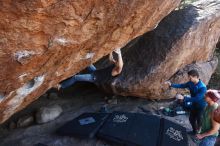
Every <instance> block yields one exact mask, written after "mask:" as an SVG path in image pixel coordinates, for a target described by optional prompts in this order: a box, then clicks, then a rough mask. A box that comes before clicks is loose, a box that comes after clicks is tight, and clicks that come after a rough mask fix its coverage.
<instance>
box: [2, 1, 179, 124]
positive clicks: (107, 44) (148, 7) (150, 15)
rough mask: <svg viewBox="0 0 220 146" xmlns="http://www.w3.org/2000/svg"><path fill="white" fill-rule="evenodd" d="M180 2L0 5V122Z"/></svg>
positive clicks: (154, 24)
mask: <svg viewBox="0 0 220 146" xmlns="http://www.w3.org/2000/svg"><path fill="white" fill-rule="evenodd" d="M179 2H180V0H166V1H164V0H135V1H133V0H122V1H118V0H108V1H102V0H83V1H72V0H62V1H60V0H50V1H46V0H22V1H21V0H13V1H11V0H7V1H5V0H0V46H1V49H0V62H1V64H0V70H1V72H0V98H1V101H0V112H1V116H0V123H2V122H3V121H5V120H6V119H7V118H8V117H10V116H11V115H12V114H13V113H15V112H16V111H18V110H20V109H22V108H24V107H25V106H27V105H28V104H29V103H30V102H32V101H33V100H36V99H37V98H38V97H39V95H41V94H43V93H44V92H45V91H46V90H47V89H49V88H50V87H52V86H53V85H55V84H57V83H58V82H60V81H61V80H64V79H66V78H68V77H69V76H71V75H73V74H75V73H77V72H79V71H80V70H82V69H83V68H85V67H86V66H88V65H89V64H90V63H93V62H95V61H97V60H98V59H99V58H101V57H102V56H104V55H106V54H108V53H109V52H111V51H112V50H114V49H115V48H120V47H123V46H124V45H125V44H126V43H127V42H128V41H130V40H131V39H133V38H135V37H136V36H138V35H141V34H143V33H144V32H146V31H149V30H152V29H153V28H154V27H155V26H156V25H157V24H158V23H159V21H160V20H161V19H162V18H163V17H165V16H166V15H167V14H168V13H170V11H172V10H173V9H174V8H176V7H177V6H178V4H179Z"/></svg>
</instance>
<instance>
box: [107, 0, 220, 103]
mask: <svg viewBox="0 0 220 146" xmlns="http://www.w3.org/2000/svg"><path fill="white" fill-rule="evenodd" d="M193 5H194V6H192V5H189V6H188V7H186V8H184V9H180V10H178V11H174V12H172V13H171V14H170V15H168V16H167V17H165V18H164V19H163V20H162V21H161V22H160V23H159V25H158V27H157V28H156V29H154V30H153V31H151V32H148V33H146V34H144V35H143V36H141V37H139V38H137V39H135V40H134V41H133V42H131V43H129V44H128V45H127V46H126V47H125V48H124V49H123V58H124V62H125V64H124V68H123V71H122V74H121V75H119V76H118V77H117V78H114V79H112V80H110V81H109V82H108V83H107V84H105V85H103V88H104V89H105V90H106V91H109V92H114V93H117V94H121V95H124V96H126V95H129V96H138V97H145V98H151V99H158V98H159V99H163V98H169V97H172V96H170V94H168V93H169V91H167V90H165V89H164V84H163V83H164V82H165V81H166V80H168V79H170V78H171V77H172V76H173V75H174V74H175V73H176V72H177V71H178V70H179V69H181V68H184V67H185V66H186V65H188V64H192V63H195V62H199V61H203V62H206V61H208V60H211V58H212V56H213V52H214V48H215V45H216V44H217V41H218V39H219V36H220V1H215V0H209V1H206V0H201V1H198V2H196V3H193ZM211 69H215V67H213V68H212V67H211ZM212 72H213V70H211V73H212ZM209 78H210V74H209V75H208V76H207V78H206V79H205V80H206V81H208V80H209ZM110 90H111V91H110Z"/></svg>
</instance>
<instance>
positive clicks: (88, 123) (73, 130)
mask: <svg viewBox="0 0 220 146" xmlns="http://www.w3.org/2000/svg"><path fill="white" fill-rule="evenodd" d="M108 115H109V114H107V113H84V114H82V115H80V116H78V117H77V118H75V119H73V120H71V121H69V122H67V123H66V124H64V125H63V126H62V127H60V128H59V129H58V130H57V133H58V134H59V135H63V136H76V137H80V138H93V137H94V136H95V135H96V133H97V131H98V130H99V128H100V127H101V126H102V125H103V123H104V121H105V119H106V118H107V117H108Z"/></svg>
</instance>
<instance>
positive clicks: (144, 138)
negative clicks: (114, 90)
mask: <svg viewBox="0 0 220 146" xmlns="http://www.w3.org/2000/svg"><path fill="white" fill-rule="evenodd" d="M159 133H160V118H159V117H157V116H152V115H145V114H137V113H136V114H134V113H122V112H114V113H112V114H111V116H109V118H108V119H107V121H106V122H105V124H104V125H103V126H102V128H101V129H100V130H99V132H98V137H99V138H102V139H105V140H108V141H111V142H115V143H118V144H121V145H131V146H135V145H137V146H157V139H158V136H159Z"/></svg>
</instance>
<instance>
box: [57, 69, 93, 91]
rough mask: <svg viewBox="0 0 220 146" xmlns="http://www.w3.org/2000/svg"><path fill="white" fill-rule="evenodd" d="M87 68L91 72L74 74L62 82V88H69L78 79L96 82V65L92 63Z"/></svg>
mask: <svg viewBox="0 0 220 146" xmlns="http://www.w3.org/2000/svg"><path fill="white" fill-rule="evenodd" d="M87 70H88V71H89V72H90V73H89V74H82V75H74V76H72V77H70V78H68V79H66V80H65V81H63V82H61V83H60V85H61V88H67V87H69V86H71V85H73V84H74V83H75V82H77V81H85V82H91V83H94V81H95V78H94V74H93V72H94V71H96V68H95V66H94V65H90V66H89V67H88V68H87Z"/></svg>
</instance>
